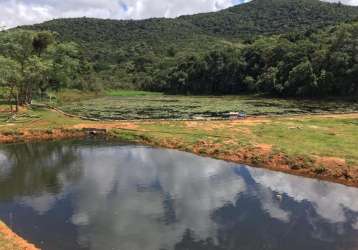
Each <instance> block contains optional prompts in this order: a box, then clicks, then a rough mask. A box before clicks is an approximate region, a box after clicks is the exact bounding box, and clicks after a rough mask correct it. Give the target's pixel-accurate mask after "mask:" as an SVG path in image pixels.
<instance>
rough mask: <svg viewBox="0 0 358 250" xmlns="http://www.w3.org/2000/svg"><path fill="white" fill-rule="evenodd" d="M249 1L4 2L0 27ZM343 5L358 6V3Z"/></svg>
mask: <svg viewBox="0 0 358 250" xmlns="http://www.w3.org/2000/svg"><path fill="white" fill-rule="evenodd" d="M246 1H248V0H0V26H6V27H7V28H10V27H14V26H17V25H23V24H33V23H39V22H43V21H46V20H50V19H54V18H59V17H83V16H87V17H98V18H111V19H143V18H149V17H176V16H179V15H183V14H193V13H199V12H208V11H216V10H220V9H224V8H227V7H230V6H232V5H235V4H239V3H242V2H246ZM326 1H330V2H334V1H337V0H326ZM341 2H342V3H346V4H351V5H358V0H341Z"/></svg>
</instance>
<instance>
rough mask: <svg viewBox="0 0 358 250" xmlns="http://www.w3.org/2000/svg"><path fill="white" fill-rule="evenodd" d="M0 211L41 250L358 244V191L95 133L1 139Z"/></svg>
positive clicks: (315, 248) (349, 248) (348, 247)
mask: <svg viewBox="0 0 358 250" xmlns="http://www.w3.org/2000/svg"><path fill="white" fill-rule="evenodd" d="M0 219H1V220H3V221H4V222H6V223H7V224H8V225H9V226H10V227H11V228H12V229H13V230H14V231H16V232H17V233H19V234H20V235H21V236H23V237H25V238H26V239H28V240H29V241H31V242H33V243H35V244H36V245H37V246H39V247H41V248H42V249H44V250H60V249H61V250H63V249H69V250H74V249H103V250H110V249H115V250H117V249H118V250H137V249H138V250H142V249H143V250H144V249H145V250H157V249H158V250H159V249H193V250H194V249H195V250H196V249H209V250H210V249H215V250H216V249H223V250H224V249H225V250H226V249H235V250H237V249H238V250H240V249H244V250H245V249H247V250H256V249H257V250H261V249H275V250H277V249H282V250H287V249H290V250H295V249H297V250H302V249H306V250H310V249H312V250H320V249H322V250H326V249H327V250H329V249H337V250H338V249H339V250H341V249H345V250H356V249H358V189H355V188H348V187H345V186H341V185H336V184H330V183H326V182H320V181H316V180H311V179H305V178H301V177H295V176H290V175H286V174H282V173H276V172H270V171H267V170H262V169H254V168H250V167H246V166H241V165H236V164H232V163H227V162H223V161H217V160H212V159H208V158H201V157H198V156H194V155H191V154H187V153H181V152H178V151H171V150H162V149H153V148H148V147H141V146H131V145H129V146H128V145H118V144H117V145H116V144H109V143H104V142H98V141H97V142H96V141H92V142H91V141H88V142H57V143H54V142H52V143H38V144H17V145H8V146H2V147H1V148H0Z"/></svg>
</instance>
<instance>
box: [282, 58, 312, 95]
mask: <svg viewBox="0 0 358 250" xmlns="http://www.w3.org/2000/svg"><path fill="white" fill-rule="evenodd" d="M286 91H287V94H288V95H297V96H313V95H315V94H316V92H317V77H316V75H315V73H314V72H313V68H312V65H311V62H310V61H308V60H306V61H304V62H302V63H300V64H299V65H297V66H296V67H294V68H293V69H292V70H291V71H290V74H289V78H288V81H287V90H286Z"/></svg>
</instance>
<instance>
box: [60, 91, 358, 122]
mask: <svg viewBox="0 0 358 250" xmlns="http://www.w3.org/2000/svg"><path fill="white" fill-rule="evenodd" d="M59 107H60V108H61V109H62V110H64V111H65V112H67V113H71V114H76V115H80V116H85V117H89V118H96V119H106V120H127V119H129V120H131V119H208V118H228V117H229V113H230V112H243V113H246V114H247V115H249V116H257V115H290V114H312V113H342V112H357V111H358V103H357V102H336V101H310V100H283V99H274V98H263V97H258V96H222V97H206V96H171V95H163V94H160V93H150V92H141V91H140V92H137V91H112V92H109V93H107V95H106V96H102V97H99V98H92V99H85V100H79V101H73V102H61V104H60V105H59Z"/></svg>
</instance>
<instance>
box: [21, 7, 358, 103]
mask: <svg viewBox="0 0 358 250" xmlns="http://www.w3.org/2000/svg"><path fill="white" fill-rule="evenodd" d="M355 20H358V7H352V6H344V5H342V4H340V3H338V4H331V3H327V2H321V1H319V0H253V1H251V2H249V3H247V4H242V5H238V6H235V7H232V8H229V9H226V10H222V11H219V12H215V13H205V14H197V15H191V16H182V17H178V18H175V19H164V18H154V19H148V20H138V21H134V20H127V21H118V20H101V19H93V18H72V19H58V20H53V21H49V22H45V23H42V24H38V25H33V26H26V27H21V28H23V29H31V30H48V31H51V32H55V33H57V39H58V40H59V41H62V42H75V43H76V44H77V45H78V46H79V48H80V55H79V56H78V57H79V58H80V59H81V61H83V62H85V63H86V65H87V67H88V68H87V72H91V74H87V75H86V81H80V82H74V83H73V86H74V87H76V88H87V87H88V86H91V88H92V89H93V88H94V89H98V88H136V89H146V90H148V89H149V90H156V91H166V92H171V93H185V94H238V93H243V92H263V93H268V94H274V95H281V96H325V95H351V94H353V93H354V94H357V89H356V85H355V82H356V79H358V77H357V75H356V74H357V72H356V71H357V69H356V67H357V60H358V59H357V56H356V55H357V48H358V46H357V22H355ZM344 23H346V24H344Z"/></svg>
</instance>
